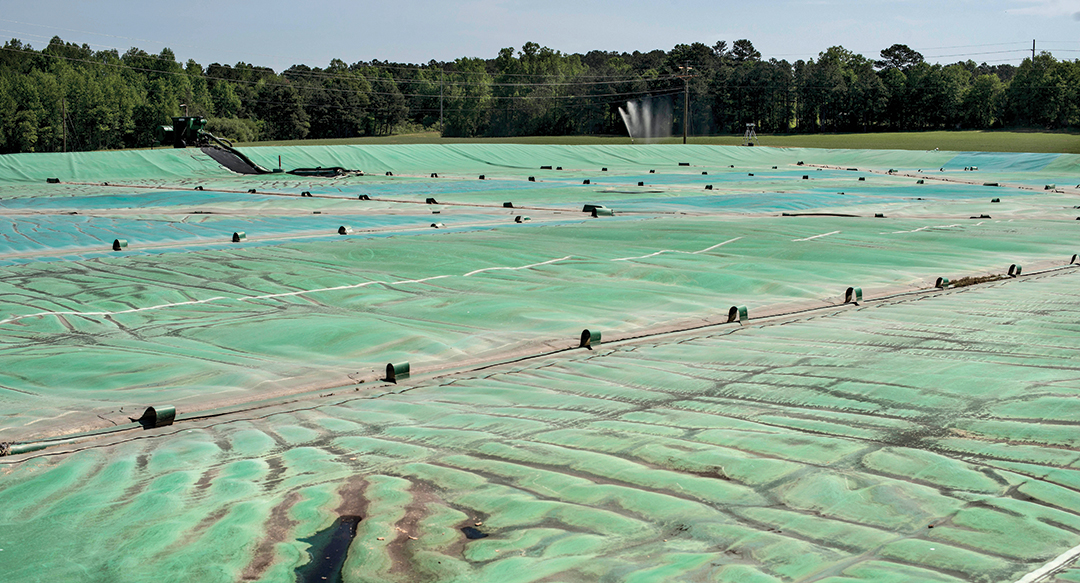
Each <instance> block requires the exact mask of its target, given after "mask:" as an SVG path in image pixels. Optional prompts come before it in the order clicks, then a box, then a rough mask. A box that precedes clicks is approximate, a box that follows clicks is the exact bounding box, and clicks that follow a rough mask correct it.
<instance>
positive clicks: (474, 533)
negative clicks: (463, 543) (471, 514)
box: [461, 526, 487, 539]
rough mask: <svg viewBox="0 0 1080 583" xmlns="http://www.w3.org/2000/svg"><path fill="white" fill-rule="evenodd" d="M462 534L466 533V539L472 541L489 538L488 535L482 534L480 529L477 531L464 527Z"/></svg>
mask: <svg viewBox="0 0 1080 583" xmlns="http://www.w3.org/2000/svg"><path fill="white" fill-rule="evenodd" d="M461 532H463V533H465V538H470V539H477V538H484V537H486V536H487V533H484V532H480V531H479V530H478V529H475V528H473V527H471V526H464V527H462V528H461Z"/></svg>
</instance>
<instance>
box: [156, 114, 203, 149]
mask: <svg viewBox="0 0 1080 583" xmlns="http://www.w3.org/2000/svg"><path fill="white" fill-rule="evenodd" d="M172 122H173V123H172V125H171V126H158V127H157V129H156V130H155V131H154V137H155V138H156V139H157V141H158V143H160V144H161V145H162V146H165V145H169V144H172V146H173V147H174V148H186V147H188V146H194V145H196V144H199V143H200V142H206V138H205V136H204V134H205V132H204V131H203V128H205V127H206V118H205V117H174V118H172Z"/></svg>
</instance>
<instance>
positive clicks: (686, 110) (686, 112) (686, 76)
mask: <svg viewBox="0 0 1080 583" xmlns="http://www.w3.org/2000/svg"><path fill="white" fill-rule="evenodd" d="M679 70H680V71H682V74H681V75H679V78H680V79H682V80H683V124H682V143H684V144H685V143H686V130H687V128H689V127H690V78H691V77H693V76H694V75H693V73H691V72H690V71H693V70H694V68H693V67H691V66H690V65H686V66H683V67H679Z"/></svg>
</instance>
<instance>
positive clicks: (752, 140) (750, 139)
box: [743, 123, 758, 146]
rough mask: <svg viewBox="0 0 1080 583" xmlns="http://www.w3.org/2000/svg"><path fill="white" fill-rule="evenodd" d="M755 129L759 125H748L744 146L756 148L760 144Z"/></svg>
mask: <svg viewBox="0 0 1080 583" xmlns="http://www.w3.org/2000/svg"><path fill="white" fill-rule="evenodd" d="M755 127H757V124H752V123H748V124H746V135H744V136H743V145H744V146H756V145H757V144H758V137H757V132H755V131H754V128H755Z"/></svg>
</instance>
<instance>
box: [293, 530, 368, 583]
mask: <svg viewBox="0 0 1080 583" xmlns="http://www.w3.org/2000/svg"><path fill="white" fill-rule="evenodd" d="M361 520H363V517H361V516H340V517H338V519H337V520H335V521H334V524H332V525H330V527H329V528H327V529H325V530H321V531H319V532H317V533H315V534H314V535H312V536H310V537H308V538H305V539H300V540H301V541H303V542H306V543H308V544H310V545H311V548H309V549H308V554H309V555H311V561H309V562H308V563H307V564H305V565H302V566H300V567H298V568H297V569H296V583H341V568H342V567H343V566H344V565H345V557H346V556H348V553H349V545H350V544H351V543H352V540H353V538H355V537H356V526H357V525H358V524H360V521H361Z"/></svg>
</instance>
